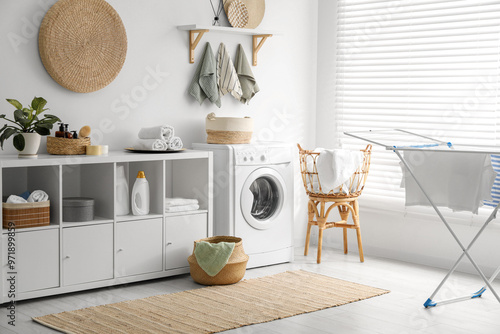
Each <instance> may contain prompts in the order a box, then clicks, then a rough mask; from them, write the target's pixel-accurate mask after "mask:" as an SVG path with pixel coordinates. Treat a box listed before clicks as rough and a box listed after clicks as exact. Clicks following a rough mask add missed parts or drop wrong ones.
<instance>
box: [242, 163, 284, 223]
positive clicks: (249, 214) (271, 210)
mask: <svg viewBox="0 0 500 334" xmlns="http://www.w3.org/2000/svg"><path fill="white" fill-rule="evenodd" d="M284 187H285V183H284V180H283V178H282V177H281V175H280V174H279V173H278V172H276V171H275V170H274V169H271V168H260V169H257V170H255V171H254V172H252V173H251V174H250V175H249V176H248V178H247V180H246V181H245V183H244V185H243V189H241V210H242V212H243V216H244V217H245V220H246V221H247V222H248V223H249V224H250V225H251V226H253V227H254V228H257V229H261V230H262V229H268V228H270V227H271V226H272V225H273V223H274V218H275V217H276V216H277V215H279V214H280V212H281V209H282V208H283V199H284V193H285V190H284Z"/></svg>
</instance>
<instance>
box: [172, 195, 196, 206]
mask: <svg viewBox="0 0 500 334" xmlns="http://www.w3.org/2000/svg"><path fill="white" fill-rule="evenodd" d="M191 204H198V200H197V199H190V198H180V197H175V198H168V197H167V198H165V206H166V207H171V206H179V205H191Z"/></svg>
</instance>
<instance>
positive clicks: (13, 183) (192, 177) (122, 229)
mask: <svg viewBox="0 0 500 334" xmlns="http://www.w3.org/2000/svg"><path fill="white" fill-rule="evenodd" d="M117 166H124V167H125V171H126V173H125V175H127V177H128V183H129V189H130V191H131V190H132V187H133V184H134V182H135V179H136V176H137V172H138V171H140V170H142V171H144V172H145V174H146V178H147V180H148V181H149V185H150V197H151V206H150V213H149V214H148V215H145V216H133V215H132V214H131V213H130V214H128V215H122V216H118V215H116V213H115V205H114V203H115V198H116V194H115V184H116V169H117ZM212 175H213V170H212V153H211V152H203V151H193V150H186V151H183V152H180V153H169V154H165V153H162V154H159V153H155V154H138V153H127V152H110V154H109V155H107V156H52V155H39V157H38V159H18V158H17V156H3V157H0V185H1V186H0V193H1V195H2V196H3V197H4V198H5V197H7V196H9V195H11V194H20V193H22V192H24V191H26V190H29V191H33V190H37V189H41V190H44V191H45V192H47V193H48V195H49V197H50V206H51V207H50V215H51V219H50V225H49V226H43V227H33V228H18V229H16V230H15V233H14V235H13V238H12V232H11V235H10V236H11V238H10V240H9V231H8V230H7V229H2V237H1V239H0V258H1V259H2V277H1V279H0V291H2V293H1V294H0V303H6V302H10V301H12V300H23V299H29V298H35V297H42V296H48V295H54V294H60V293H66V292H73V291H78V290H85V289H91V288H98V287H105V286H110V285H115V284H121V283H127V282H135V281H140V280H146V279H153V278H159V277H166V276H171V275H177V274H181V273H188V272H189V264H188V262H187V257H188V256H189V255H190V254H191V252H192V250H193V241H194V240H197V239H200V238H204V237H208V236H212V192H213V185H212V178H213V176H212ZM64 197H90V198H93V199H94V201H95V206H94V212H95V217H94V219H93V220H91V221H86V222H64V221H63V218H62V217H63V214H62V212H63V207H62V203H63V200H62V199H63V198H64ZM165 197H185V198H196V199H198V201H199V205H200V209H199V210H196V211H189V212H179V213H175V214H173V213H164V212H165V204H164V202H165V201H164V198H165ZM9 255H10V257H9ZM9 259H10V260H11V261H10V262H9ZM9 277H14V278H15V279H14V280H12V283H13V284H10V282H8V281H7V279H8V278H9ZM12 292H14V294H15V296H13V294H12ZM9 295H10V296H9Z"/></svg>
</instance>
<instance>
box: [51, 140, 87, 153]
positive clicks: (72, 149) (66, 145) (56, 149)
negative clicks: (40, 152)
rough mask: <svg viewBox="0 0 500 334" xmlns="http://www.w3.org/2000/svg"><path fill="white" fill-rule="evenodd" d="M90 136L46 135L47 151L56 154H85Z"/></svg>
mask: <svg viewBox="0 0 500 334" xmlns="http://www.w3.org/2000/svg"><path fill="white" fill-rule="evenodd" d="M89 145H90V138H82V139H68V138H59V137H47V152H48V153H49V154H57V155H77V154H85V152H86V150H87V146H89Z"/></svg>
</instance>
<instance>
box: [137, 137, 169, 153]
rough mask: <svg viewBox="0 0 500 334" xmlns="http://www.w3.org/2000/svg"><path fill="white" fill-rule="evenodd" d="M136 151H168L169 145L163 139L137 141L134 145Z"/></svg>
mask: <svg viewBox="0 0 500 334" xmlns="http://www.w3.org/2000/svg"><path fill="white" fill-rule="evenodd" d="M134 149H136V150H150V151H166V150H167V149H168V143H167V142H166V141H165V140H161V139H137V141H136V142H135V144H134Z"/></svg>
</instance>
